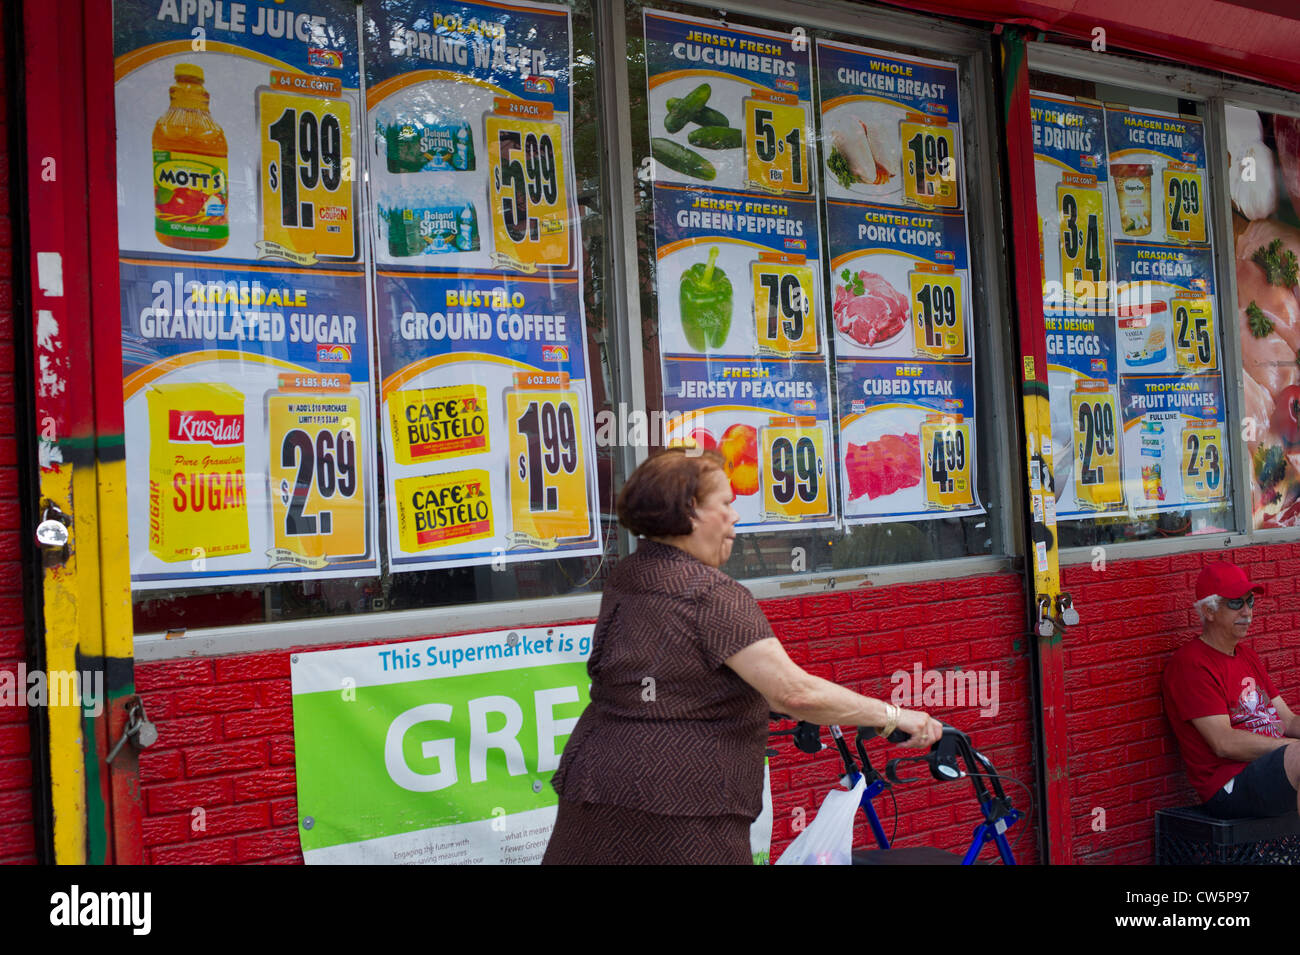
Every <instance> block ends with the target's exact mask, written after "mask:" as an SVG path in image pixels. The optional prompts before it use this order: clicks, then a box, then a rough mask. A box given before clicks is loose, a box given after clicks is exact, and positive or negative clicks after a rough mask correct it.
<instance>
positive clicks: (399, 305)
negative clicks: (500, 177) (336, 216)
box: [377, 272, 599, 572]
mask: <svg viewBox="0 0 1300 955" xmlns="http://www.w3.org/2000/svg"><path fill="white" fill-rule="evenodd" d="M377 306H378V314H379V349H380V366H381V367H382V368H384V369H385V377H384V381H383V395H382V403H381V419H382V427H383V430H384V453H385V462H386V469H387V472H388V482H389V485H388V487H389V493H388V548H389V550H388V552H389V563H390V565H391V567H392V569H393V571H395V572H398V571H404V570H419V569H424V568H428V567H434V566H446V565H448V564H456V565H468V564H482V563H488V562H506V563H508V562H512V561H517V560H539V559H544V558H546V557H560V556H574V555H582V554H592V553H598V552H599V546H598V535H599V521H598V516H597V515H598V511H597V501H596V484H595V477H596V467H595V442H594V438H593V431H592V421H593V412H592V408H591V390H590V386H589V382H588V379H587V356H586V351H585V348H584V344H585V340H586V331H585V325H584V322H583V313H582V296H581V289H580V286H579V282H578V279H577V277H576V276H573V275H567V276H566V275H551V276H549V277H545V278H543V277H540V276H527V275H481V274H475V273H466V272H447V273H420V274H414V273H413V274H406V275H389V274H385V273H380V275H379V279H378V302H377Z"/></svg>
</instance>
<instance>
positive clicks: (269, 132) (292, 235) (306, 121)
mask: <svg viewBox="0 0 1300 955" xmlns="http://www.w3.org/2000/svg"><path fill="white" fill-rule="evenodd" d="M257 109H258V116H259V122H260V123H261V135H262V175H261V179H262V196H261V199H262V237H263V238H264V239H265V240H266V241H267V242H268V243H272V244H274V245H277V246H280V247H282V248H283V249H286V250H289V251H290V252H292V253H296V254H298V255H301V256H303V257H304V258H307V257H312V256H316V257H321V258H331V259H352V258H355V257H356V241H355V229H354V227H355V221H356V217H355V215H354V214H353V181H354V178H355V177H354V176H353V175H352V170H351V165H352V161H353V160H352V105H351V103H349V102H348V101H347V100H346V99H341V98H338V99H322V98H319V97H316V96H306V95H302V94H300V93H290V92H285V91H284V90H282V89H280V88H277V87H262V88H260V89H259V90H258V100H257Z"/></svg>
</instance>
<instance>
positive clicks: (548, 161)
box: [484, 113, 571, 272]
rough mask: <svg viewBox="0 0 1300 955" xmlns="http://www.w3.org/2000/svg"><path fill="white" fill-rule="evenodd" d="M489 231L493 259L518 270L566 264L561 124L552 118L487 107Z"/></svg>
mask: <svg viewBox="0 0 1300 955" xmlns="http://www.w3.org/2000/svg"><path fill="white" fill-rule="evenodd" d="M484 126H485V130H486V133H485V137H486V140H487V143H488V154H489V160H490V161H489V176H490V178H489V180H488V193H489V196H490V203H489V204H490V206H491V219H492V236H493V241H494V245H493V248H494V249H495V250H496V253H497V256H498V262H502V261H503V262H504V264H507V265H510V266H511V267H514V268H518V269H520V270H522V271H529V272H531V271H534V270H535V269H537V268H541V267H547V268H567V267H568V266H569V263H570V258H571V256H570V241H569V238H570V234H569V230H570V227H569V198H568V187H567V185H566V184H565V173H564V140H563V127H562V126H561V125H560V123H558V122H555V121H553V120H549V119H548V120H536V119H523V118H521V117H518V116H509V115H501V114H498V113H488V114H487V116H486V118H485V119H484Z"/></svg>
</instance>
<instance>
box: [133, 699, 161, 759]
mask: <svg viewBox="0 0 1300 955" xmlns="http://www.w3.org/2000/svg"><path fill="white" fill-rule="evenodd" d="M137 704H138V705H139V707H140V723H139V728H138V729H137V730H136V734H135V740H134V742H135V747H136V749H148V748H149V747H150V746H152V745H153V744H154V743H156V742H158V727H157V726H156V725H154V724H153V723H151V722H149V717H148V715H147V714H146V713H145V711H144V700H141V699H138V698H137Z"/></svg>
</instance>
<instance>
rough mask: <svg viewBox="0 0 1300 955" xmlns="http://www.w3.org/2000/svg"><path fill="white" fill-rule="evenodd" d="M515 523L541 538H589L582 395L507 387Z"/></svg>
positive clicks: (509, 461)
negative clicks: (581, 407) (579, 399)
mask: <svg viewBox="0 0 1300 955" xmlns="http://www.w3.org/2000/svg"><path fill="white" fill-rule="evenodd" d="M505 401H506V421H507V422H508V423H509V428H510V448H509V458H508V459H507V460H508V463H509V487H510V513H511V527H512V529H513V530H514V531H516V532H517V533H522V534H527V535H530V536H531V537H534V538H538V539H541V540H547V541H553V540H566V539H581V538H586V537H588V536H589V535H590V534H591V521H592V515H591V511H590V507H589V501H588V495H587V460H586V455H585V453H584V451H583V447H582V419H581V415H580V405H579V403H578V394H577V392H575V391H571V390H543V389H541V388H537V389H533V388H515V389H512V390H510V391H507V392H506V395H505Z"/></svg>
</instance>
